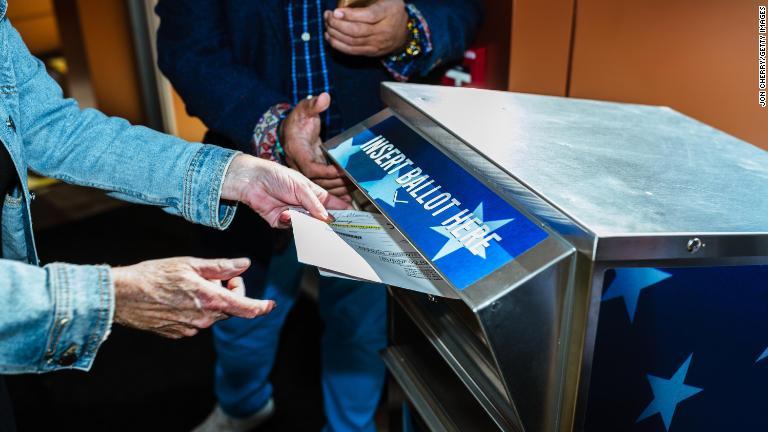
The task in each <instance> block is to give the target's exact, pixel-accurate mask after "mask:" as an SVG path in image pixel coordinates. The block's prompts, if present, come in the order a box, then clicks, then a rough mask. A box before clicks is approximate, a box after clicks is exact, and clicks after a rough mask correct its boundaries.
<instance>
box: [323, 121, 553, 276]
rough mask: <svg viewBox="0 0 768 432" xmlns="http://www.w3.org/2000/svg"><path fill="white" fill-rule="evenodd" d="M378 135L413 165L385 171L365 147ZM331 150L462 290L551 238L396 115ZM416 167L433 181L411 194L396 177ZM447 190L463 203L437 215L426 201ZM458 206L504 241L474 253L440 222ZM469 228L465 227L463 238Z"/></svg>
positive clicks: (386, 211)
mask: <svg viewBox="0 0 768 432" xmlns="http://www.w3.org/2000/svg"><path fill="white" fill-rule="evenodd" d="M378 136H383V137H384V138H386V139H387V140H388V142H389V143H390V144H392V145H394V146H395V147H396V148H397V149H398V150H400V151H401V152H402V154H403V155H404V156H406V157H407V158H408V159H409V160H411V161H413V163H412V164H411V165H409V166H404V167H400V168H399V170H398V172H393V173H391V174H389V173H388V171H389V170H393V169H396V168H397V167H398V165H396V166H394V167H393V168H391V169H389V168H388V169H387V170H384V169H382V167H381V166H379V165H377V164H376V163H375V162H374V160H373V159H372V158H371V157H370V156H368V155H367V154H366V153H365V152H364V151H361V149H360V148H361V146H362V145H363V144H365V143H366V142H368V141H370V140H371V139H373V138H375V137H378ZM329 153H330V155H331V156H332V157H333V158H334V160H336V161H337V163H339V164H340V165H341V166H342V167H344V168H345V169H346V171H347V172H348V173H350V175H351V176H352V177H353V178H354V179H355V180H356V182H357V184H358V185H359V186H360V187H361V188H362V189H364V190H365V191H366V192H367V193H368V195H369V196H370V197H371V198H372V199H373V200H375V201H376V203H377V204H379V207H380V208H381V209H382V211H384V212H385V213H386V214H387V216H388V217H389V218H390V219H392V220H393V221H394V222H395V223H396V224H397V225H398V227H399V228H400V229H401V230H402V231H403V232H404V233H405V234H406V236H407V237H408V238H409V239H410V240H411V241H412V242H413V243H414V245H415V246H416V247H417V248H419V249H420V250H421V251H422V252H423V253H424V255H425V256H426V257H428V258H431V259H432V262H433V264H434V265H435V267H437V269H438V270H440V271H441V273H442V274H443V275H445V276H446V278H447V279H448V280H449V281H450V282H451V283H452V284H453V285H454V286H455V287H456V288H458V289H460V290H462V289H464V288H466V287H468V286H469V285H471V284H473V283H474V282H476V281H478V280H480V279H482V278H483V277H485V276H487V275H489V274H491V273H492V272H494V271H495V270H497V269H498V268H500V267H502V266H504V265H506V264H507V263H509V262H510V261H511V260H513V259H515V258H516V257H517V256H519V255H521V254H522V253H524V252H526V251H528V250H529V249H531V248H532V247H534V246H535V245H537V244H538V243H539V242H541V241H543V240H544V239H545V238H546V237H547V233H546V231H544V230H543V229H541V228H540V227H539V226H538V225H536V224H535V223H533V222H532V221H530V220H529V219H528V218H526V217H525V216H524V215H523V214H522V213H520V212H519V211H518V210H517V209H515V208H514V207H512V206H511V205H509V204H508V203H507V202H506V201H504V200H503V199H501V198H499V197H498V196H497V195H496V194H495V193H493V192H492V191H491V190H490V189H488V188H487V187H486V186H485V185H484V184H482V183H481V182H480V181H478V180H477V179H476V178H475V177H473V176H472V175H471V174H469V173H468V172H466V171H465V170H464V169H463V168H461V167H460V166H459V165H458V164H456V163H455V162H454V161H452V160H451V159H450V158H448V157H447V156H446V155H445V154H443V153H442V152H441V151H440V150H438V149H437V148H435V147H434V146H433V145H432V144H430V143H429V142H428V141H426V140H425V139H424V138H422V137H421V136H420V135H418V134H417V133H416V132H414V131H413V130H411V129H410V128H409V127H408V126H407V125H405V124H404V123H403V122H402V121H400V120H399V119H398V118H397V117H394V116H393V117H389V118H387V119H385V120H382V121H381V122H380V123H378V124H376V125H374V126H371V127H370V128H369V129H367V130H365V131H364V132H362V133H360V134H358V135H356V136H355V137H353V138H350V139H348V140H346V141H344V142H342V143H341V144H339V145H338V146H337V147H336V148H334V149H331V150H329ZM373 154H375V152H374V153H373ZM416 167H418V168H420V169H421V170H422V174H421V175H425V174H428V175H429V179H428V180H431V181H432V182H433V184H431V185H428V187H427V185H425V187H424V188H423V189H416V186H414V187H413V189H414V195H411V194H409V191H408V190H406V188H405V187H404V186H403V185H400V184H399V183H397V182H396V181H395V180H396V179H397V178H398V176H400V175H404V174H406V173H408V172H410V171H411V170H413V169H414V168H416ZM417 177H419V176H417ZM425 183H426V181H425ZM436 186H440V189H439V190H437V191H435V192H434V194H432V195H431V196H430V197H429V198H427V199H425V200H423V201H422V202H418V201H417V199H416V198H417V197H419V196H420V195H421V194H425V193H426V192H428V191H430V190H431V189H433V188H435V187H436ZM419 191H420V192H419ZM442 193H450V194H451V197H452V198H455V199H457V200H459V201H460V205H459V206H455V207H450V208H448V209H447V210H445V211H444V212H441V213H439V214H438V215H433V213H434V212H435V210H436V209H439V208H440V207H436V208H433V209H431V210H428V209H426V208H425V202H428V201H429V199H431V198H432V197H437V196H438V195H440V194H442ZM459 209H466V210H467V212H472V213H474V216H475V217H477V219H478V220H481V221H482V222H484V224H485V225H486V226H487V228H488V232H487V233H486V235H492V234H495V235H498V236H499V237H500V239H501V240H497V241H496V240H492V241H489V246H487V247H485V248H478V249H479V250H476V251H475V252H477V253H472V251H470V250H469V248H468V247H465V245H463V244H461V243H460V242H459V241H458V240H456V237H455V236H454V235H452V234H451V233H450V232H449V231H447V230H446V229H445V228H444V226H442V225H441V224H442V223H443V222H444V221H446V219H448V218H450V217H452V216H454V215H456V214H458V213H459V211H460V210H459ZM457 232H458V231H457ZM467 232H468V231H463V232H462V236H463V235H466V233H467Z"/></svg>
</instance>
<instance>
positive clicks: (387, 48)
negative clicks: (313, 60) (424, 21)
mask: <svg viewBox="0 0 768 432" xmlns="http://www.w3.org/2000/svg"><path fill="white" fill-rule="evenodd" d="M324 18H325V24H326V32H325V40H327V41H328V43H329V44H331V46H332V47H333V48H335V49H337V50H339V51H341V52H343V53H346V54H350V55H360V56H368V57H383V56H386V55H390V54H394V53H396V52H399V51H401V50H402V49H403V48H404V47H405V44H406V43H407V42H408V13H407V12H406V11H405V3H404V2H403V0H379V1H377V2H376V3H374V4H372V5H370V6H368V7H363V8H338V9H336V10H334V11H333V12H331V11H326V12H325V14H324Z"/></svg>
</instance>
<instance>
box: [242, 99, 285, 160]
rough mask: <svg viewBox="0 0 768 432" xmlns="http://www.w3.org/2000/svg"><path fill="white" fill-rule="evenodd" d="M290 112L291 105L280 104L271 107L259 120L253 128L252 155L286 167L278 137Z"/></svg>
mask: <svg viewBox="0 0 768 432" xmlns="http://www.w3.org/2000/svg"><path fill="white" fill-rule="evenodd" d="M290 110H291V105H290V104H288V103H279V104H277V105H273V106H271V107H270V108H269V109H268V110H267V112H265V113H264V114H263V115H262V116H261V118H259V121H258V122H257V123H256V127H255V128H253V138H252V139H251V154H253V155H254V156H257V157H260V158H262V159H267V160H271V161H273V162H277V163H280V164H283V165H285V154H284V152H283V148H282V146H281V145H280V137H278V135H277V128H278V127H279V126H280V122H281V121H283V119H284V118H285V116H286V115H287V114H288V112H289V111H290Z"/></svg>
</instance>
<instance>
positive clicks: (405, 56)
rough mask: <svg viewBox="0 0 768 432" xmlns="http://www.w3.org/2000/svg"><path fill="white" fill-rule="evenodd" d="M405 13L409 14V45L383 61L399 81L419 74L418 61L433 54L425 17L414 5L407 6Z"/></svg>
mask: <svg viewBox="0 0 768 432" xmlns="http://www.w3.org/2000/svg"><path fill="white" fill-rule="evenodd" d="M405 11H406V12H407V13H408V44H407V45H406V47H405V48H404V49H403V50H402V51H401V52H399V53H396V54H393V55H390V56H388V57H386V58H384V59H382V60H381V62H382V64H383V65H384V67H385V68H387V70H388V71H389V73H390V74H392V76H393V77H394V78H395V79H396V80H398V81H408V79H409V78H410V77H411V75H413V74H414V73H416V72H418V69H419V68H418V65H417V59H418V58H419V57H422V56H424V55H426V54H429V53H430V52H432V38H431V35H430V32H429V25H427V20H426V19H424V15H422V14H421V12H420V11H419V9H417V8H416V6H414V5H413V4H412V3H408V4H406V6H405Z"/></svg>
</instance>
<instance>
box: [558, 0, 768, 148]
mask: <svg viewBox="0 0 768 432" xmlns="http://www.w3.org/2000/svg"><path fill="white" fill-rule="evenodd" d="M757 4H758V2H756V1H751V0H729V1H701V0H674V1H669V0H645V1H632V0H578V9H577V15H576V32H575V36H574V37H575V39H574V51H573V65H572V74H571V83H570V94H569V95H570V96H575V97H588V98H596V99H607V100H617V101H627V102H641V103H648V104H655V105H668V106H670V107H672V108H674V109H676V110H678V111H681V112H683V113H685V114H687V115H690V116H692V117H694V118H696V119H699V120H701V121H703V122H705V123H708V124H710V125H712V126H715V127H717V128H719V129H722V130H724V131H726V132H728V133H731V134H733V135H735V136H737V137H739V138H742V139H744V140H746V141H749V142H751V143H753V144H756V145H759V146H762V147H764V148H768V109H765V108H762V107H760V106H759V105H758V103H757V90H758V89H757Z"/></svg>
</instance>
